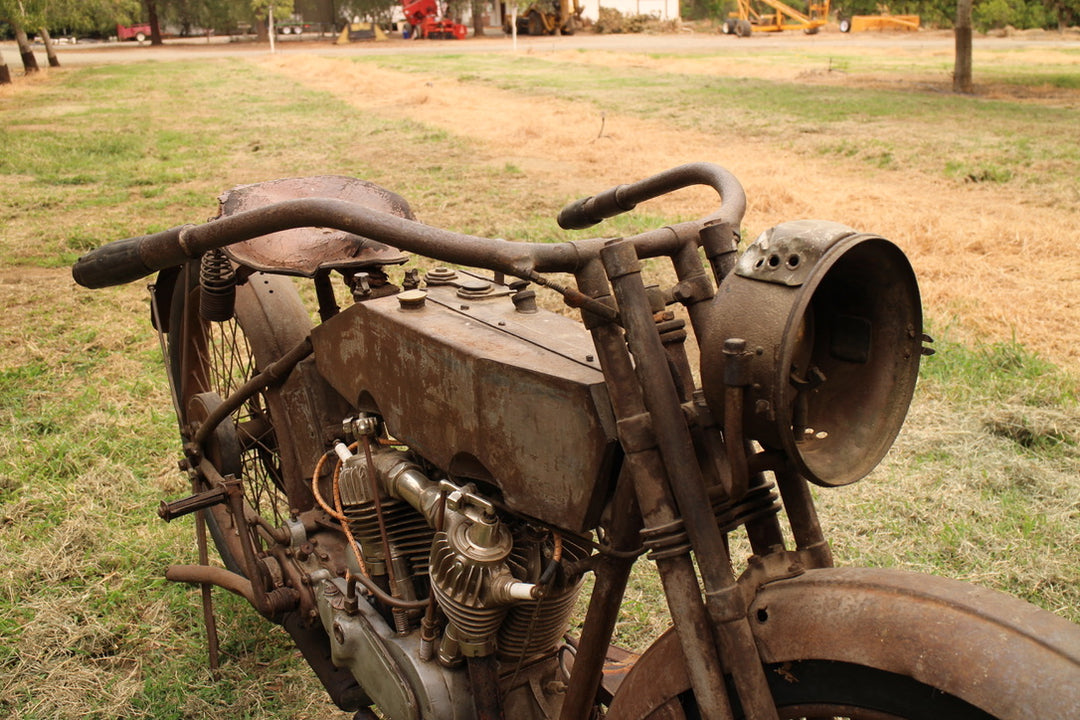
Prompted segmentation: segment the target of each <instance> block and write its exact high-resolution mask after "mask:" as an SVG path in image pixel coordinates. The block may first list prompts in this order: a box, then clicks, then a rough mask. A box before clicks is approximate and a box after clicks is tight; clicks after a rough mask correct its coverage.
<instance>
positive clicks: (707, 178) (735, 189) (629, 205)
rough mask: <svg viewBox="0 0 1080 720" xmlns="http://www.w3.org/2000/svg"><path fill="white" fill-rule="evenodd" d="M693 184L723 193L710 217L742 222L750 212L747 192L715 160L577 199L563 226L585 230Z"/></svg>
mask: <svg viewBox="0 0 1080 720" xmlns="http://www.w3.org/2000/svg"><path fill="white" fill-rule="evenodd" d="M691 185H707V186H709V187H711V188H713V189H714V190H716V192H717V194H718V195H720V198H721V200H722V201H723V206H722V207H721V208H720V210H719V211H717V212H715V213H713V214H712V215H709V216H708V217H707V218H706V219H707V220H722V221H724V222H730V223H735V224H738V223H739V221H741V220H742V216H743V213H744V212H746V193H745V192H743V188H742V185H740V184H739V181H738V180H737V179H736V178H735V176H734V175H732V174H731V173H730V172H728V171H727V170H725V169H724V168H722V167H720V166H719V165H713V164H712V163H689V164H687V165H680V166H678V167H674V168H671V169H670V170H665V171H663V172H661V173H657V174H656V175H653V176H652V177H648V178H645V179H644V180H639V181H638V182H635V183H631V184H629V185H617V186H615V187H613V188H610V189H608V190H605V191H603V192H602V193H598V194H596V195H593V196H592V197H587V198H585V199H584V200H575V201H574V202H572V203H570V204H569V205H567V206H566V207H564V208H563V209H562V210H561V211H560V212H559V218H558V222H559V227H561V228H562V229H563V230H584V229H585V228H588V227H592V226H593V225H596V224H597V223H599V222H601V221H602V220H606V219H607V218H610V217H615V216H616V215H619V214H621V213H624V212H629V211H631V210H633V209H634V208H635V207H636V206H637V204H638V203H642V202H645V201H646V200H651V199H653V198H657V197H660V196H661V195H666V194H667V193H669V192H673V191H675V190H679V189H681V188H686V187H690V186H691Z"/></svg>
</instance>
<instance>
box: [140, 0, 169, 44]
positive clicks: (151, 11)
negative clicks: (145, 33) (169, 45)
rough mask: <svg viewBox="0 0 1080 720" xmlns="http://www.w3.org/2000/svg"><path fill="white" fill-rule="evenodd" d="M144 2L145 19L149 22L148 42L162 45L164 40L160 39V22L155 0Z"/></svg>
mask: <svg viewBox="0 0 1080 720" xmlns="http://www.w3.org/2000/svg"><path fill="white" fill-rule="evenodd" d="M145 2H146V16H147V18H146V19H147V21H148V22H149V23H150V44H151V45H164V44H165V42H164V41H163V40H162V39H161V23H160V21H159V20H158V10H157V0H145Z"/></svg>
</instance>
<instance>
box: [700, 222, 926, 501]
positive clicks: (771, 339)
mask: <svg viewBox="0 0 1080 720" xmlns="http://www.w3.org/2000/svg"><path fill="white" fill-rule="evenodd" d="M730 338H742V339H744V340H746V352H747V353H748V355H749V357H748V358H744V361H745V362H747V363H748V367H749V377H748V378H747V379H748V382H749V385H748V387H747V388H746V390H745V392H746V396H745V398H744V408H745V410H744V413H743V423H744V433H745V434H746V436H747V437H749V438H752V439H754V440H757V441H758V442H759V443H760V444H761V445H762V446H763V447H765V448H767V449H771V450H781V451H783V452H784V453H785V454H786V455H787V457H788V458H789V459H790V460H791V461H792V462H793V463H794V466H795V467H796V468H797V469H798V471H799V472H800V473H801V474H802V475H803V476H805V477H806V478H807V479H808V480H810V481H811V482H814V483H816V484H819V485H826V486H835V485H846V484H848V483H852V482H855V481H856V480H859V479H861V478H862V477H864V476H865V475H866V474H867V473H869V472H870V471H871V470H872V469H873V468H874V467H875V466H876V465H877V464H878V463H879V462H880V461H881V458H882V457H884V455H885V453H886V452H887V451H888V449H889V447H890V446H891V445H892V443H893V441H894V440H895V439H896V435H897V433H898V432H899V431H900V426H901V425H902V424H903V421H904V417H905V415H906V413H907V408H908V405H909V404H910V402H911V397H912V394H913V392H914V389H915V381H916V378H917V375H918V371H919V357H920V355H921V352H922V339H923V334H922V310H921V307H920V300H919V289H918V285H917V283H916V281H915V274H914V272H913V270H912V269H911V264H910V263H909V262H908V260H907V258H906V257H905V256H904V254H903V252H902V251H901V250H900V248H898V247H897V246H896V245H894V244H893V243H891V242H889V241H888V240H885V239H884V238H881V237H878V236H876V235H871V234H866V233H859V232H856V231H855V230H853V229H851V228H849V227H846V226H844V225H840V224H837V223H831V222H824V221H817V220H799V221H795V222H789V223H784V224H782V225H778V226H776V227H774V228H772V229H770V230H767V231H766V232H764V233H763V234H762V235H761V236H760V237H759V238H758V239H757V240H756V241H754V243H753V244H752V245H751V246H750V247H749V248H748V249H747V251H746V252H745V253H744V254H743V255H742V257H741V258H740V259H739V261H738V263H737V264H736V267H735V269H734V270H733V271H732V272H731V273H730V274H729V275H728V277H727V278H725V279H724V281H723V283H721V286H720V289H719V292H718V294H717V296H716V298H715V299H714V300H713V306H712V309H711V314H710V318H709V325H708V328H707V339H706V342H705V343H703V347H702V358H701V373H702V386H703V389H704V392H705V398H706V401H707V402H708V404H709V406H710V407H711V408H713V411H714V413H716V414H717V416H718V417H719V416H722V415H721V410H722V408H723V403H724V392H725V388H726V384H725V365H726V363H727V362H729V360H728V359H727V358H726V357H725V355H724V353H723V345H724V341H725V340H728V339H730ZM729 382H730V376H729Z"/></svg>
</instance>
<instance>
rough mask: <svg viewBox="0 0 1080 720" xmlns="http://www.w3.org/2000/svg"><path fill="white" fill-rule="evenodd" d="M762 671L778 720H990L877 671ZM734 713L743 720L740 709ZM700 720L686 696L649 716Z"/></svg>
mask: <svg viewBox="0 0 1080 720" xmlns="http://www.w3.org/2000/svg"><path fill="white" fill-rule="evenodd" d="M765 670H766V676H767V678H768V681H769V688H770V690H771V691H772V694H773V698H774V699H775V701H776V706H777V714H778V715H779V717H780V720H994V716H992V715H989V714H987V713H985V712H983V711H982V710H980V709H978V708H976V707H974V706H972V705H969V704H968V703H966V702H964V701H963V700H961V699H959V698H957V697H954V696H952V695H949V694H947V693H944V692H942V691H940V690H938V689H936V688H933V687H931V686H929V685H925V684H923V683H921V682H918V681H917V680H913V679H912V678H909V677H905V676H903V675H896V674H894V673H890V672H886V671H884V670H878V669H877V668H872V667H866V666H863V665H853V664H850V663H842V662H829V661H824V660H800V661H797V662H790V663H780V664H777V665H769V666H766V668H765ZM729 688H730V684H729ZM735 710H736V717H737V718H741V717H742V714H741V709H739V708H735ZM700 717H701V715H700V714H699V713H698V709H697V705H696V704H695V702H694V697H693V694H692V693H689V692H687V693H684V694H683V695H680V696H679V697H678V698H675V699H673V700H671V701H669V702H668V703H667V704H666V705H664V706H663V707H662V708H659V709H658V711H657V712H655V713H653V714H652V715H650V718H654V720H660V718H665V719H667V720H683V718H685V720H698V719H699V718H700Z"/></svg>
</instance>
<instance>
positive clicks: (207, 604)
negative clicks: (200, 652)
mask: <svg viewBox="0 0 1080 720" xmlns="http://www.w3.org/2000/svg"><path fill="white" fill-rule="evenodd" d="M195 540H196V542H197V543H198V546H199V564H200V565H209V564H210V557H209V553H208V552H207V548H206V516H205V515H204V511H203V510H198V511H196V512H195ZM199 587H200V589H201V591H202V609H203V624H204V625H205V626H206V646H207V651H208V653H209V656H210V673H211V674H212V675H213V676H214V678H215V679H217V675H218V634H217V621H216V620H215V619H214V603H213V599H212V598H211V596H210V588H211V587H212V585H210V583H202V584H201V585H200V586H199Z"/></svg>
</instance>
